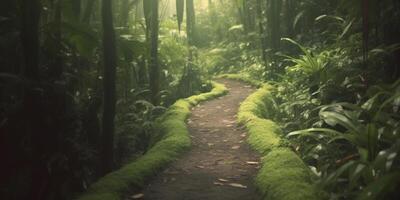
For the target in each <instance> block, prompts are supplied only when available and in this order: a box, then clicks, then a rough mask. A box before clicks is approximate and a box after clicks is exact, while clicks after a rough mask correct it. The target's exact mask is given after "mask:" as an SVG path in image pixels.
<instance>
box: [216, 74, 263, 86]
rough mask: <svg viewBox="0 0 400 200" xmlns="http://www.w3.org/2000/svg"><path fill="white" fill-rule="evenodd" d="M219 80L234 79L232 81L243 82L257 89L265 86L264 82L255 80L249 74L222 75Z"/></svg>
mask: <svg viewBox="0 0 400 200" xmlns="http://www.w3.org/2000/svg"><path fill="white" fill-rule="evenodd" d="M217 78H227V79H232V80H238V81H243V82H245V83H248V84H250V85H252V86H255V87H262V85H263V82H261V81H258V80H254V79H253V78H251V77H250V76H249V75H247V74H222V75H219V76H217Z"/></svg>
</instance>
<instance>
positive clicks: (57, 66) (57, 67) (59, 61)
mask: <svg viewBox="0 0 400 200" xmlns="http://www.w3.org/2000/svg"><path fill="white" fill-rule="evenodd" d="M61 3H62V0H57V2H56V5H55V16H54V22H55V24H56V31H55V33H54V35H55V42H56V51H57V52H55V53H56V56H55V62H54V78H55V79H59V78H60V77H61V75H62V72H63V64H64V63H63V56H62V31H61V23H62V16H61V7H62V4H61Z"/></svg>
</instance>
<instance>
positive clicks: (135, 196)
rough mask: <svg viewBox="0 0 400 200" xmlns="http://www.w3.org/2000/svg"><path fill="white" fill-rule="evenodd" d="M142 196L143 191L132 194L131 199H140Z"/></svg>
mask: <svg viewBox="0 0 400 200" xmlns="http://www.w3.org/2000/svg"><path fill="white" fill-rule="evenodd" d="M143 197H144V194H143V193H139V194H135V195H133V196H131V198H132V199H141V198H143Z"/></svg>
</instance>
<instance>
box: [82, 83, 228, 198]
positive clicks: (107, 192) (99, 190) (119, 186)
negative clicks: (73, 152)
mask: <svg viewBox="0 0 400 200" xmlns="http://www.w3.org/2000/svg"><path fill="white" fill-rule="evenodd" d="M212 85H213V90H212V91H211V92H208V93H203V94H200V95H196V96H192V97H189V98H186V99H181V100H178V101H177V102H175V104H173V105H172V106H170V107H169V109H168V110H167V111H166V112H165V113H164V115H163V116H161V117H160V118H159V119H157V122H156V124H157V127H158V129H159V130H160V131H162V132H163V137H162V139H161V140H160V141H158V142H156V143H155V145H154V146H153V147H152V148H151V149H150V150H149V151H148V152H147V153H146V154H145V155H143V156H142V157H140V158H139V159H137V160H136V161H134V162H132V163H129V164H127V165H125V166H124V167H122V168H121V169H119V170H117V171H114V172H112V173H110V174H107V175H106V176H104V177H103V178H101V179H100V180H99V181H97V182H96V183H94V184H93V185H91V186H90V188H89V189H88V191H87V192H86V193H85V194H83V195H82V196H80V197H79V198H78V199H79V200H119V199H121V196H122V195H123V194H124V193H126V192H128V191H130V190H132V189H134V188H141V187H143V186H144V184H145V183H146V180H148V179H149V178H151V177H152V176H154V175H155V174H156V173H157V172H159V171H160V170H161V169H163V168H164V167H165V166H166V165H167V164H169V163H171V162H172V161H174V160H176V159H177V158H178V157H179V155H180V154H182V153H183V152H184V151H185V150H187V149H188V148H189V147H190V137H189V132H188V129H187V127H186V123H185V121H186V119H187V118H188V116H189V114H190V108H191V107H192V106H194V105H196V104H198V103H200V102H202V101H206V100H209V99H211V98H215V97H218V96H221V95H224V94H226V93H227V92H228V90H227V89H226V87H225V86H224V85H222V84H219V83H215V82H213V83H212Z"/></svg>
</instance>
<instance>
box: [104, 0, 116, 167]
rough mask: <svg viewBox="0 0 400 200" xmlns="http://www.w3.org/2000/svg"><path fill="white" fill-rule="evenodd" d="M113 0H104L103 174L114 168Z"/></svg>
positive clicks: (114, 57) (114, 63) (114, 60)
mask: <svg viewBox="0 0 400 200" xmlns="http://www.w3.org/2000/svg"><path fill="white" fill-rule="evenodd" d="M111 1H112V0H102V9H101V10H102V24H103V57H104V77H103V78H104V81H103V83H104V110H103V122H102V123H103V135H102V144H103V146H102V168H103V169H102V174H106V173H108V172H110V171H112V169H113V163H114V162H113V161H114V153H113V147H114V117H115V101H116V86H115V79H116V63H117V55H116V47H115V32H114V27H113V16H112V2H111Z"/></svg>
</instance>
